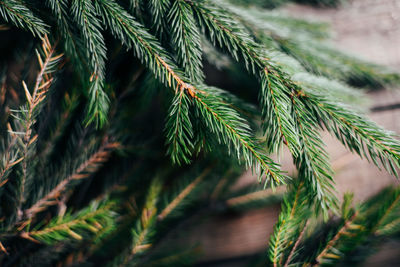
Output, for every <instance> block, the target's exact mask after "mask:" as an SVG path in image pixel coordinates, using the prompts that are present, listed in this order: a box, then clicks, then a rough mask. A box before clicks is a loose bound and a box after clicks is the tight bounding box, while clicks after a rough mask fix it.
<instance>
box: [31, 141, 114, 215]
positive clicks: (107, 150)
mask: <svg viewBox="0 0 400 267" xmlns="http://www.w3.org/2000/svg"><path fill="white" fill-rule="evenodd" d="M119 146H120V144H119V143H117V142H115V143H105V144H103V145H102V146H101V147H100V148H99V149H98V151H97V152H96V153H94V154H93V155H91V156H90V157H89V158H88V159H87V160H85V161H84V162H83V163H81V165H79V167H78V168H77V169H76V170H75V171H74V172H73V173H72V174H71V175H69V176H68V177H67V178H65V179H64V180H62V181H61V182H60V183H59V184H58V185H57V186H56V187H54V188H53V189H52V190H51V191H50V192H49V193H48V194H47V195H45V196H44V197H42V198H41V199H40V200H38V201H37V202H36V203H35V204H34V205H33V206H31V207H30V208H29V209H26V210H25V211H24V214H25V216H26V217H27V218H32V217H33V216H34V215H35V214H36V213H38V212H40V211H42V210H44V209H45V208H46V207H47V206H50V205H53V204H56V203H57V202H58V201H57V200H56V199H57V198H58V197H59V196H60V195H61V193H62V192H63V191H64V189H65V188H66V186H67V185H68V184H69V183H70V182H71V181H72V180H80V179H85V178H88V177H89V176H90V175H91V174H92V173H93V172H95V171H96V170H97V169H98V168H99V165H100V164H102V163H104V162H105V161H107V160H108V158H109V156H110V154H111V150H113V149H115V148H118V147H119Z"/></svg>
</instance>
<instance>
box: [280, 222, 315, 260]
mask: <svg viewBox="0 0 400 267" xmlns="http://www.w3.org/2000/svg"><path fill="white" fill-rule="evenodd" d="M309 222H310V221H309V220H307V221H306V223H305V224H304V227H303V230H301V232H300V235H299V237H298V238H297V240H296V243H295V244H294V246H293V248H292V249H291V251H290V254H289V256H288V258H287V260H286V263H285V265H284V267H288V266H289V263H290V261H291V260H292V258H293V256H294V252H295V251H296V249H297V247H298V246H299V244H300V242H301V239H302V238H303V235H304V233H305V231H306V228H307V226H308V223H309Z"/></svg>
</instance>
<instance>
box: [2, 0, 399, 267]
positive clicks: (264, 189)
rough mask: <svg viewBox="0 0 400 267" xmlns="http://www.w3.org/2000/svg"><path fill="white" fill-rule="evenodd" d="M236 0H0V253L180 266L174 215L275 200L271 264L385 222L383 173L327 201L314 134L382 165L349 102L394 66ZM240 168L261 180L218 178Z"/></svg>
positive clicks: (390, 147) (383, 156) (331, 251)
mask: <svg viewBox="0 0 400 267" xmlns="http://www.w3.org/2000/svg"><path fill="white" fill-rule="evenodd" d="M238 2H241V3H245V4H246V3H247V4H248V2H249V1H231V2H226V1H209V0H199V1H191V0H175V1H169V0H148V1H142V0H131V1H119V0H71V1H70V0H47V1H46V3H45V4H43V3H40V1H19V0H18V1H17V0H0V18H1V20H2V23H5V24H6V25H7V26H9V27H5V28H2V27H0V35H1V36H2V37H3V38H4V40H10V41H9V42H4V44H1V48H2V50H1V51H2V55H1V57H0V60H1V64H0V66H1V67H0V68H1V69H0V75H1V77H0V81H1V83H2V84H1V88H0V103H1V105H0V122H1V123H0V129H1V135H0V153H1V157H0V198H1V204H0V250H1V251H2V252H3V254H2V256H1V257H0V263H1V264H4V266H26V265H28V266H29V265H31V266H38V264H39V265H40V266H54V265H57V266H63V265H68V266H71V265H77V266H79V265H85V266H86V264H87V265H89V266H98V265H100V264H101V265H109V266H125V265H129V266H130V265H132V266H186V265H193V264H195V263H196V262H197V260H198V259H199V255H200V251H201V248H199V247H197V246H193V247H189V248H188V247H186V248H182V247H179V246H178V245H174V244H173V245H170V244H167V245H166V243H169V241H170V235H171V234H174V233H176V232H179V229H180V226H181V225H183V224H185V223H186V224H192V223H193V220H194V221H198V219H199V217H201V216H208V215H210V214H215V213H228V212H241V211H244V210H248V209H250V208H259V207H264V206H266V205H270V204H271V203H277V202H282V212H281V214H280V216H279V220H278V223H277V224H276V226H275V231H274V233H273V234H272V235H271V240H270V243H269V248H268V253H267V255H268V259H266V261H268V264H271V265H273V266H289V265H290V266H292V265H293V266H297V265H305V266H308V265H332V264H336V263H337V262H346V261H351V259H350V258H349V257H348V255H350V254H349V253H362V252H363V251H361V249H360V245H362V244H364V243H366V242H371V243H372V242H375V241H377V242H379V241H380V240H382V238H383V237H386V236H392V235H395V234H397V233H398V232H399V229H400V228H399V226H400V222H399V220H398V219H397V217H398V215H399V211H400V205H399V202H400V201H399V199H400V197H399V195H400V193H399V192H400V191H399V190H398V189H397V188H388V189H387V190H386V191H384V192H383V193H381V194H380V195H378V196H376V197H375V198H373V199H372V200H370V201H367V202H366V203H363V204H361V205H359V206H352V202H351V197H350V196H346V197H345V199H344V201H343V204H342V208H341V209H340V208H339V206H340V201H339V200H338V199H337V196H336V195H337V194H336V190H335V179H334V173H333V170H332V168H331V166H330V162H329V155H328V154H327V152H326V151H325V148H324V143H323V141H322V139H321V134H320V132H321V131H328V132H329V133H331V134H332V136H334V137H336V138H337V139H338V140H339V141H340V142H341V143H342V144H343V145H344V146H345V147H347V148H348V149H349V150H350V151H352V152H355V153H357V154H358V155H360V157H365V158H367V159H368V160H369V161H371V162H372V163H373V164H375V165H377V166H378V167H379V168H382V169H385V170H387V171H388V172H390V173H391V174H393V175H395V176H397V175H398V168H399V166H400V141H399V139H398V136H397V135H396V134H394V133H392V132H389V131H386V130H384V129H383V128H381V127H380V126H378V125H377V124H375V123H374V122H372V121H371V120H369V119H368V118H366V116H365V115H364V114H363V110H361V109H357V110H356V109H354V108H352V107H351V105H349V103H354V102H357V103H360V102H362V100H360V99H362V98H363V97H364V94H363V92H362V91H361V90H359V88H356V87H363V88H368V87H369V88H378V87H382V86H386V85H391V84H396V83H398V82H399V81H400V76H399V74H396V73H393V72H391V71H390V70H387V69H384V68H383V67H381V66H376V65H373V64H369V63H365V62H363V61H361V60H358V59H356V58H353V57H352V56H349V55H346V54H344V53H342V52H339V51H336V50H335V49H333V48H331V47H330V46H329V45H328V44H327V42H326V40H325V38H326V37H327V36H328V35H327V33H326V25H323V24H318V23H310V22H305V21H302V20H298V19H293V18H290V17H287V16H285V15H282V14H279V13H276V12H275V11H269V10H262V11H260V10H259V9H256V8H252V7H246V8H243V7H239V6H238ZM264 2H266V1H256V3H258V4H261V5H263V6H264V4H263V3H264ZM280 2H284V1H268V3H275V4H274V6H276V5H277V4H278V3H280ZM312 2H316V1H312ZM317 2H318V3H319V4H323V5H325V4H328V3H337V2H338V1H317ZM268 7H269V8H270V7H272V6H268ZM12 42H13V43H12ZM35 47H39V48H38V49H37V50H34V48H35ZM35 51H36V52H35ZM33 54H36V55H37V58H34V57H32V55H33ZM221 58H222V59H223V64H221V61H219V59H221ZM214 72H215V73H217V74H221V75H222V74H223V73H228V75H231V76H234V77H235V78H234V79H236V81H238V80H240V82H238V84H237V85H236V86H231V87H230V88H226V87H229V86H226V87H225V86H217V85H216V84H214V83H213V80H212V76H213V73H214ZM244 86H245V87H244ZM218 87H222V88H218ZM243 88H246V90H243ZM283 147H287V148H288V150H289V152H290V154H291V156H292V158H293V162H294V165H295V166H296V168H297V171H298V173H297V175H295V176H294V177H289V175H288V174H287V173H286V172H285V171H283V170H281V167H280V165H279V163H278V162H276V161H275V160H273V158H274V157H273V156H272V154H273V153H280V151H282V149H283ZM245 169H251V170H252V171H253V172H254V173H255V174H257V175H258V177H259V179H258V180H259V183H262V186H257V187H253V186H249V187H245V188H241V189H236V188H235V187H233V184H234V182H235V181H236V180H237V179H238V177H239V176H240V174H241V173H242V172H243V171H244V170H245ZM284 191H287V192H285V193H283V192H284ZM282 199H283V200H282ZM320 215H322V216H320ZM321 217H323V218H324V220H321V219H320V218H321ZM310 225H314V226H315V227H314V229H313V231H312V230H311V227H310ZM317 226H318V227H317ZM314 230H315V231H314ZM266 243H267V241H266ZM266 245H267V244H266ZM305 252H306V253H305ZM264 254H265V253H264ZM263 264H264V265H265V264H266V262H265V261H264V262H263Z"/></svg>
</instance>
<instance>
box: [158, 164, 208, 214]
mask: <svg viewBox="0 0 400 267" xmlns="http://www.w3.org/2000/svg"><path fill="white" fill-rule="evenodd" d="M211 170H212V167H208V168H207V169H205V170H204V171H203V172H202V173H201V174H200V175H199V176H198V177H197V178H196V179H194V180H193V182H191V183H190V184H188V185H187V186H186V187H185V189H183V190H182V191H181V192H180V193H179V194H178V195H177V196H176V197H175V198H174V200H173V201H172V202H171V203H169V204H168V206H167V207H166V208H165V209H164V210H163V211H162V212H161V213H160V214H159V215H158V220H160V221H162V220H163V219H165V217H167V216H168V214H170V213H171V211H173V210H174V209H175V208H176V207H177V206H178V205H179V203H180V202H181V201H182V200H183V199H184V198H185V197H187V196H188V195H189V194H190V193H191V192H192V191H193V189H194V188H195V187H196V185H197V184H198V183H200V182H201V181H202V180H203V179H204V177H206V176H207V175H208V174H209V173H210V172H211Z"/></svg>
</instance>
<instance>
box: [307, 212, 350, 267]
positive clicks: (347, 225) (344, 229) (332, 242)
mask: <svg viewBox="0 0 400 267" xmlns="http://www.w3.org/2000/svg"><path fill="white" fill-rule="evenodd" d="M357 215H358V213H357V212H355V213H354V215H353V216H351V218H350V219H349V220H347V221H346V222H345V224H344V225H343V226H342V228H340V230H339V231H338V232H337V233H336V235H335V236H334V237H333V238H332V239H331V240H330V241H329V242H328V244H327V245H326V247H325V248H324V250H322V252H321V253H320V254H319V255H318V256H317V258H316V259H315V261H316V262H317V263H316V264H314V265H313V266H319V265H320V261H321V259H322V258H323V257H325V256H326V255H327V254H328V252H329V250H330V249H331V248H332V247H333V246H334V245H335V244H336V242H337V241H338V240H339V238H340V237H341V236H342V235H345V234H346V233H347V229H349V228H350V226H351V224H352V222H353V221H354V219H355V218H356V217H357Z"/></svg>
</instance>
